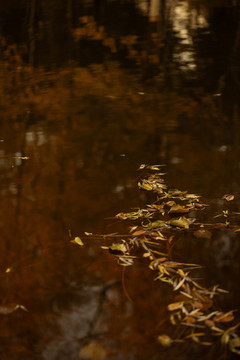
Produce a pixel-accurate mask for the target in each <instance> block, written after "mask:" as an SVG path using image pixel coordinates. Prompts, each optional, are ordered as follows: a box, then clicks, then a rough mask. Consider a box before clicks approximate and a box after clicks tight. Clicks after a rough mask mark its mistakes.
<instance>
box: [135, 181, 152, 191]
mask: <svg viewBox="0 0 240 360" xmlns="http://www.w3.org/2000/svg"><path fill="white" fill-rule="evenodd" d="M138 186H139V187H140V189H143V190H147V191H150V190H152V189H153V188H152V185H151V184H148V183H146V182H142V183H140V182H139V183H138Z"/></svg>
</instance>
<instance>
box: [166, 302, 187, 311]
mask: <svg viewBox="0 0 240 360" xmlns="http://www.w3.org/2000/svg"><path fill="white" fill-rule="evenodd" d="M183 304H184V301H178V302H174V303H172V304H169V305H168V310H169V311H174V310H177V309H180V308H181V307H182V306H183Z"/></svg>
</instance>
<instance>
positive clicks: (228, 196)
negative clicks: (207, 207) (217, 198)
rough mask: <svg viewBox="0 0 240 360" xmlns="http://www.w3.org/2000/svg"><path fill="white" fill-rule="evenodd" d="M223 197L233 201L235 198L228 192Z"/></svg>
mask: <svg viewBox="0 0 240 360" xmlns="http://www.w3.org/2000/svg"><path fill="white" fill-rule="evenodd" d="M222 198H223V199H225V200H227V201H232V200H234V195H228V194H226V195H223V197H222Z"/></svg>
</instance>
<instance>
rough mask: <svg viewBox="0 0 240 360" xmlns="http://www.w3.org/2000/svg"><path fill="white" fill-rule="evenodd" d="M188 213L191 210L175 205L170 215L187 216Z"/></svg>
mask: <svg viewBox="0 0 240 360" xmlns="http://www.w3.org/2000/svg"><path fill="white" fill-rule="evenodd" d="M188 212H189V209H187V208H185V207H184V206H181V205H173V206H172V207H171V209H170V210H169V212H168V213H169V214H185V213H188Z"/></svg>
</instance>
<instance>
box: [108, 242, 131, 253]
mask: <svg viewBox="0 0 240 360" xmlns="http://www.w3.org/2000/svg"><path fill="white" fill-rule="evenodd" d="M108 249H109V251H110V252H111V253H113V254H117V253H120V254H122V253H125V252H127V248H126V246H125V245H124V244H123V243H115V244H112V245H111V246H109V248H108Z"/></svg>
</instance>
